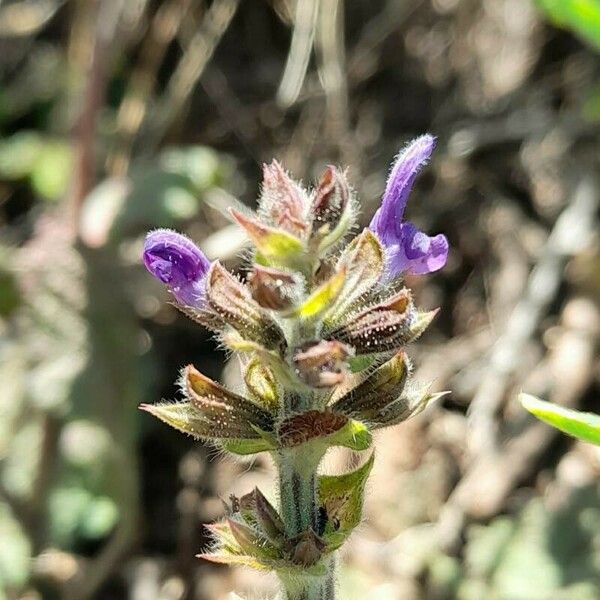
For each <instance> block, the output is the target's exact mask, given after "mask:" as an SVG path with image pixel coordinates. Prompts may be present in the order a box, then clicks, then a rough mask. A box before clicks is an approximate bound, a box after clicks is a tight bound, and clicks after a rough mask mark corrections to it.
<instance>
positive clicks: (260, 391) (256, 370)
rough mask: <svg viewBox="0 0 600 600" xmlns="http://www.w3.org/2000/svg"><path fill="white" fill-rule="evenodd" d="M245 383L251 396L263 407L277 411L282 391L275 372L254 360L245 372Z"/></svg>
mask: <svg viewBox="0 0 600 600" xmlns="http://www.w3.org/2000/svg"><path fill="white" fill-rule="evenodd" d="M244 382H245V383H246V388H247V390H248V393H249V394H250V396H251V397H252V398H253V399H254V400H256V401H257V402H258V403H259V404H260V405H261V406H264V407H265V408H269V409H271V410H275V409H276V408H277V407H278V406H279V403H280V391H279V385H278V383H277V380H276V379H275V375H274V374H273V371H272V370H271V369H270V368H269V367H268V366H267V365H265V364H264V363H263V362H261V361H260V360H259V359H257V358H254V359H253V360H251V361H250V362H249V363H248V366H247V367H246V370H245V371H244Z"/></svg>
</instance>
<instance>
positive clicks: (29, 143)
mask: <svg viewBox="0 0 600 600" xmlns="http://www.w3.org/2000/svg"><path fill="white" fill-rule="evenodd" d="M42 145H43V142H42V138H41V136H40V134H39V133H36V132H35V131H19V132H18V133H15V134H14V135H12V136H10V137H7V138H5V139H3V140H2V141H0V177H1V178H2V179H8V180H11V181H12V180H16V179H25V178H26V177H28V176H29V174H30V173H31V172H32V171H33V168H34V165H35V163H36V161H37V159H38V156H39V154H40V151H41V149H42Z"/></svg>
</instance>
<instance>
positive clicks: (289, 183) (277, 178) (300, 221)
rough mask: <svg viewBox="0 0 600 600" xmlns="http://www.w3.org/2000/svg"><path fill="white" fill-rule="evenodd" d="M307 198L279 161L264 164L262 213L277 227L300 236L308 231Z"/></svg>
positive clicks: (261, 198) (261, 199)
mask: <svg viewBox="0 0 600 600" xmlns="http://www.w3.org/2000/svg"><path fill="white" fill-rule="evenodd" d="M307 204H308V202H307V199H306V194H305V192H304V190H303V189H302V188H301V187H300V186H299V185H298V184H297V183H296V182H295V181H293V180H292V178H291V177H290V176H289V175H288V174H287V173H286V172H285V170H284V169H283V167H282V166H281V165H280V164H279V162H278V161H276V160H273V161H272V162H271V164H270V165H264V166H263V187H262V194H261V197H260V213H261V215H263V216H264V217H265V218H266V219H267V220H268V221H269V222H270V223H272V224H273V225H274V226H275V227H281V228H282V229H285V230H286V231H289V232H290V233H293V234H294V235H296V236H298V237H302V236H303V235H304V234H305V233H306V229H307V223H306V216H305V215H306V208H307Z"/></svg>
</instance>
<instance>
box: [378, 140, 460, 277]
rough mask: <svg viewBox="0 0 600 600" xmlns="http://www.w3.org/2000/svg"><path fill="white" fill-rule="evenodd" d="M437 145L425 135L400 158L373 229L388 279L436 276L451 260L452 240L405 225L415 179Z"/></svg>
mask: <svg viewBox="0 0 600 600" xmlns="http://www.w3.org/2000/svg"><path fill="white" fill-rule="evenodd" d="M435 143H436V142H435V138H434V137H433V136H431V135H429V134H427V135H422V136H421V137H418V138H417V139H416V140H413V141H412V142H411V143H410V144H409V145H408V146H407V147H406V148H405V149H404V150H403V151H402V152H401V153H400V154H399V155H398V157H397V158H396V161H395V163H394V166H393V167H392V171H391V173H390V176H389V179H388V182H387V186H386V188H385V192H384V194H383V199H382V201H381V206H380V207H379V209H378V210H377V212H376V213H375V215H374V216H373V219H372V220H371V224H370V225H369V228H370V229H371V230H372V231H374V232H375V234H376V235H377V237H378V238H379V241H380V242H381V243H382V244H383V246H384V247H385V250H386V257H387V261H386V262H387V265H386V266H387V274H386V278H387V279H393V278H395V277H398V276H400V275H402V274H403V273H412V274H425V273H432V272H433V271H437V270H438V269H441V268H442V267H443V266H444V265H445V264H446V261H447V259H448V240H447V239H446V237H445V236H444V235H442V234H439V235H436V236H434V237H429V236H428V235H427V234H425V233H423V232H422V231H419V230H418V229H417V228H416V227H415V226H414V225H413V224H412V223H409V222H403V221H402V219H403V217H404V209H405V208H406V202H407V200H408V195H409V194H410V191H411V190H412V186H413V184H414V181H415V178H416V177H417V175H418V173H419V171H420V170H421V168H422V167H423V165H425V163H426V162H427V160H428V159H429V157H430V156H431V153H432V152H433V150H434V148H435Z"/></svg>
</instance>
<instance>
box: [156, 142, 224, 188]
mask: <svg viewBox="0 0 600 600" xmlns="http://www.w3.org/2000/svg"><path fill="white" fill-rule="evenodd" d="M159 162H160V164H161V166H162V167H163V169H164V170H165V171H169V172H170V173H176V174H178V175H182V176H184V177H187V178H188V179H189V180H190V182H191V183H192V185H193V186H194V188H195V190H196V191H198V192H203V191H206V190H208V189H210V188H211V187H214V186H216V185H219V184H220V183H221V182H222V180H223V179H224V178H226V177H227V175H228V168H227V165H226V163H225V161H223V160H222V159H221V157H220V156H219V155H218V154H217V153H216V152H215V151H214V150H212V149H211V148H207V147H206V146H186V147H182V148H166V149H165V150H163V152H161V154H160V158H159Z"/></svg>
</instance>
